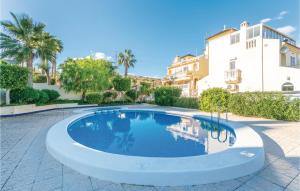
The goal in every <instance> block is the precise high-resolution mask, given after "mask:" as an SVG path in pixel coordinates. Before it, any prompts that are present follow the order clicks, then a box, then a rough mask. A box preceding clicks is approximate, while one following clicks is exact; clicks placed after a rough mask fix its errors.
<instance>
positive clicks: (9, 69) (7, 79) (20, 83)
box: [0, 61, 29, 90]
mask: <svg viewBox="0 0 300 191" xmlns="http://www.w3.org/2000/svg"><path fill="white" fill-rule="evenodd" d="M28 74H29V71H28V69H27V68H24V67H20V66H17V65H12V64H7V63H5V62H3V61H1V62H0V88H3V89H8V90H12V89H23V88H26V86H27V83H28Z"/></svg>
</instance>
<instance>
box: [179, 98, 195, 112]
mask: <svg viewBox="0 0 300 191" xmlns="http://www.w3.org/2000/svg"><path fill="white" fill-rule="evenodd" d="M174 106H175V107H184V108H191V109H198V108H199V98H194V97H181V98H178V99H177V100H176V101H175V103H174Z"/></svg>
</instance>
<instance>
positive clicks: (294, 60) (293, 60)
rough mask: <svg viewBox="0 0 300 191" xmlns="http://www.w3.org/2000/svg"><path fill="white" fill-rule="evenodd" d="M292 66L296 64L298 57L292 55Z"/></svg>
mask: <svg viewBox="0 0 300 191" xmlns="http://www.w3.org/2000/svg"><path fill="white" fill-rule="evenodd" d="M291 66H296V58H295V57H294V56H291Z"/></svg>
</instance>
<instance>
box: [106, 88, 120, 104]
mask: <svg viewBox="0 0 300 191" xmlns="http://www.w3.org/2000/svg"><path fill="white" fill-rule="evenodd" d="M102 95H103V103H110V102H112V101H113V100H115V99H116V98H117V96H118V93H117V92H115V91H106V92H104V93H103V94H102Z"/></svg>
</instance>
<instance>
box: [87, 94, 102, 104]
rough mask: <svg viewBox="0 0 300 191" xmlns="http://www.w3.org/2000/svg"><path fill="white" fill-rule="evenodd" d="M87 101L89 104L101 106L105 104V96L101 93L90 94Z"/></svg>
mask: <svg viewBox="0 0 300 191" xmlns="http://www.w3.org/2000/svg"><path fill="white" fill-rule="evenodd" d="M85 99H86V102H87V103H89V104H101V103H102V102H103V95H101V94H100V93H88V94H87V95H86V98H85Z"/></svg>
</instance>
